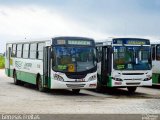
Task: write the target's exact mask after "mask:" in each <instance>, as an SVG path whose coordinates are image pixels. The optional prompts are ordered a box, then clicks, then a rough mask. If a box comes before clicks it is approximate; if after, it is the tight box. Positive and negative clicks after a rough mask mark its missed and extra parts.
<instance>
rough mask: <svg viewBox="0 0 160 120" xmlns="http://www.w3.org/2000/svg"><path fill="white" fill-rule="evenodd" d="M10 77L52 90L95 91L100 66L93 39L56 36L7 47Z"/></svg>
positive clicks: (40, 88) (13, 43) (17, 81)
mask: <svg viewBox="0 0 160 120" xmlns="http://www.w3.org/2000/svg"><path fill="white" fill-rule="evenodd" d="M5 61H6V62H5V66H6V67H5V71H6V75H7V76H9V77H13V78H14V82H15V84H19V83H20V82H21V81H24V82H28V83H31V84H35V85H37V86H38V88H39V90H40V91H44V89H45V88H49V89H72V90H73V91H75V92H79V89H94V88H96V85H97V65H96V59H95V43H94V40H93V39H89V38H82V37H56V38H52V39H48V40H42V41H24V42H11V43H7V44H6V58H5Z"/></svg>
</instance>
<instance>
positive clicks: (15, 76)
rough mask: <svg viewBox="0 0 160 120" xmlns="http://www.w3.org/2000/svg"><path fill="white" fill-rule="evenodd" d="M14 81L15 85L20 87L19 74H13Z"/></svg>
mask: <svg viewBox="0 0 160 120" xmlns="http://www.w3.org/2000/svg"><path fill="white" fill-rule="evenodd" d="M13 80H14V84H15V85H19V84H20V81H19V80H17V74H16V72H14V73H13Z"/></svg>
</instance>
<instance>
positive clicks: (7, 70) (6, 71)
mask: <svg viewBox="0 0 160 120" xmlns="http://www.w3.org/2000/svg"><path fill="white" fill-rule="evenodd" d="M5 74H6V75H7V76H8V77H13V70H12V69H8V68H6V69H5Z"/></svg>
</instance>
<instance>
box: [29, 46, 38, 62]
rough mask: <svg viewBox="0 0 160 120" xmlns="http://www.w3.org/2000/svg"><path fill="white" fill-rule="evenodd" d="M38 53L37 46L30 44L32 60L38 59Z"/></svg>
mask: <svg viewBox="0 0 160 120" xmlns="http://www.w3.org/2000/svg"><path fill="white" fill-rule="evenodd" d="M36 53H37V44H36V43H32V44H30V58H32V59H36Z"/></svg>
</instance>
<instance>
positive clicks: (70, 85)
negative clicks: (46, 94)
mask: <svg viewBox="0 0 160 120" xmlns="http://www.w3.org/2000/svg"><path fill="white" fill-rule="evenodd" d="M96 87H97V80H93V81H89V82H65V81H58V80H53V82H52V83H51V89H95V88H96Z"/></svg>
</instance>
